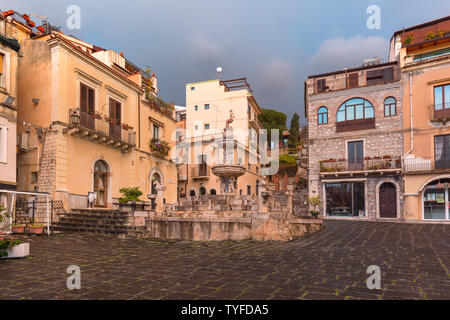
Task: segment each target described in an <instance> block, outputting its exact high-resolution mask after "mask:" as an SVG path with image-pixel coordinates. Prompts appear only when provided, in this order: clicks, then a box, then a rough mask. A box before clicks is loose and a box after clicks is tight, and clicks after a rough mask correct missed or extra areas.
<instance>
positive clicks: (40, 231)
mask: <svg viewBox="0 0 450 320" xmlns="http://www.w3.org/2000/svg"><path fill="white" fill-rule="evenodd" d="M28 233H30V234H39V235H41V234H43V233H44V227H43V226H31V227H28Z"/></svg>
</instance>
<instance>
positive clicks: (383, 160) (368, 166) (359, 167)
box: [319, 155, 402, 175]
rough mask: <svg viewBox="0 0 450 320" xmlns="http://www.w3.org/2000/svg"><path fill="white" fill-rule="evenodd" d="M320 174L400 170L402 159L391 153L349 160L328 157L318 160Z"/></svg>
mask: <svg viewBox="0 0 450 320" xmlns="http://www.w3.org/2000/svg"><path fill="white" fill-rule="evenodd" d="M319 164H320V172H321V174H324V175H327V174H332V175H334V174H346V173H356V172H361V173H370V172H372V173H374V172H377V173H382V172H388V171H393V172H397V171H401V169H402V161H401V158H400V157H393V156H391V155H384V156H375V157H365V158H364V159H356V160H354V161H350V160H347V159H328V160H322V161H320V162H319Z"/></svg>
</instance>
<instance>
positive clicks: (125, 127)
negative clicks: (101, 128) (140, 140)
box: [122, 123, 133, 131]
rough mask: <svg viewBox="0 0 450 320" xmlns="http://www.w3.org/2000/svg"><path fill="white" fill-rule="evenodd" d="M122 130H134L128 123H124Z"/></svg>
mask: <svg viewBox="0 0 450 320" xmlns="http://www.w3.org/2000/svg"><path fill="white" fill-rule="evenodd" d="M122 129H123V130H127V131H128V130H133V127H132V126H130V125H128V124H126V123H122Z"/></svg>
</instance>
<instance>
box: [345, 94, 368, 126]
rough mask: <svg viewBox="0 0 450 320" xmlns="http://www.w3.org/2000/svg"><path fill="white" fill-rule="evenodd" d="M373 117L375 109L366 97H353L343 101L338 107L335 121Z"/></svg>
mask: <svg viewBox="0 0 450 320" xmlns="http://www.w3.org/2000/svg"><path fill="white" fill-rule="evenodd" d="M372 118H375V109H374V108H373V105H372V103H370V101H368V100H366V99H362V98H354V99H350V100H348V101H346V102H344V103H343V104H342V105H341V106H340V107H339V109H338V113H337V122H344V121H353V120H361V119H372Z"/></svg>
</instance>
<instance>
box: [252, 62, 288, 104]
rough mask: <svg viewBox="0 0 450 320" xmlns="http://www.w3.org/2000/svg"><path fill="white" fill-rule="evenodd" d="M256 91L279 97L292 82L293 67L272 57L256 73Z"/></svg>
mask: <svg viewBox="0 0 450 320" xmlns="http://www.w3.org/2000/svg"><path fill="white" fill-rule="evenodd" d="M257 78H258V91H260V90H261V92H265V93H266V94H275V95H279V94H280V93H281V92H283V91H285V90H286V89H288V88H289V87H290V86H292V85H293V82H294V65H293V64H292V63H291V62H289V61H287V60H285V59H282V58H278V57H274V58H272V59H270V60H269V61H268V62H267V63H266V64H264V65H263V66H262V67H261V68H260V70H259V72H258V77H257Z"/></svg>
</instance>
